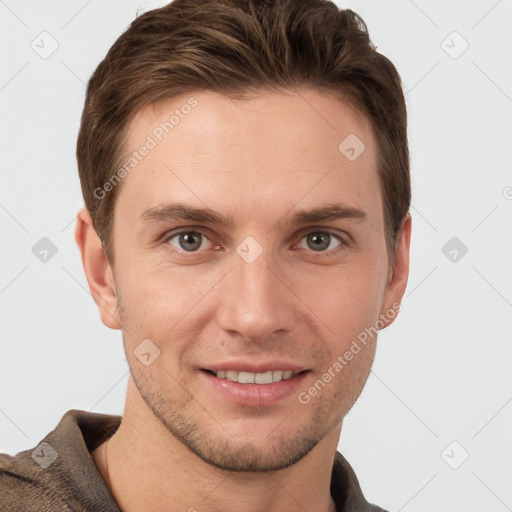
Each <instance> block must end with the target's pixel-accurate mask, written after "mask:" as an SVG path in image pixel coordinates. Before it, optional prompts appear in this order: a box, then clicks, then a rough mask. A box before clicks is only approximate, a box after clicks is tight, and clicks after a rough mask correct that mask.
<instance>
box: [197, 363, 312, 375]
mask: <svg viewBox="0 0 512 512" xmlns="http://www.w3.org/2000/svg"><path fill="white" fill-rule="evenodd" d="M201 369H203V370H212V371H214V372H218V371H220V370H224V371H228V370H236V371H240V372H252V373H264V372H268V371H276V370H284V371H286V370H291V371H292V372H294V373H300V372H302V371H303V370H304V369H305V368H304V367H303V366H302V365H298V364H296V363H290V362H287V361H278V360H269V361H258V362H257V363H256V362H254V363H253V362H250V361H242V360H232V361H225V362H220V363H211V364H206V365H204V366H201Z"/></svg>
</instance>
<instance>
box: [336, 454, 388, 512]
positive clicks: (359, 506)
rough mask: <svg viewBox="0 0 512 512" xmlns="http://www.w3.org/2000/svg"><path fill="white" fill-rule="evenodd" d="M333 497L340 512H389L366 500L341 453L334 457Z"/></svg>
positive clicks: (352, 471) (353, 473)
mask: <svg viewBox="0 0 512 512" xmlns="http://www.w3.org/2000/svg"><path fill="white" fill-rule="evenodd" d="M331 495H332V497H333V499H334V501H335V502H336V506H337V509H338V512H387V511H386V510H384V509H383V508H380V507H378V506H377V505H374V504H372V503H369V502H368V501H367V500H366V498H365V497H364V495H363V491H362V490H361V486H360V485H359V481H358V479H357V476H356V474H355V472H354V470H353V469H352V466H351V465H350V464H349V462H348V461H347V459H345V457H343V455H342V454H341V453H340V452H336V455H335V457H334V465H333V469H332V477H331Z"/></svg>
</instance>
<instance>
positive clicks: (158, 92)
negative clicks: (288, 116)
mask: <svg viewBox="0 0 512 512" xmlns="http://www.w3.org/2000/svg"><path fill="white" fill-rule="evenodd" d="M298 86H310V87H315V88H318V89H321V90H326V91H328V92H331V93H334V94H336V95H337V96H338V97H340V98H343V99H344V100H347V98H350V100H351V102H353V103H354V106H355V107H356V108H357V110H358V111H360V112H361V113H362V114H364V115H365V116H366V117H367V118H368V119H369V120H370V122H371V124H372V127H373V130H374V133H375V136H376V141H377V147H378V154H379V157H378V169H377V171H378V174H379V179H380V186H381V191H382V196H383V203H384V212H383V213H384V221H385V230H386V241H387V249H388V256H389V259H390V261H391V260H392V259H393V257H394V252H395V246H396V234H397V231H398V229H399V227H400V224H401V222H402V220H403V218H404V217H405V215H406V213H407V212H408V210H409V206H410V200H411V186H410V173H409V150H408V143H407V116H406V108H405V100H404V95H403V92H402V86H401V81H400V77H399V75H398V72H397V71H396V69H395V67H394V66H393V64H392V63H391V62H390V61H389V60H388V59H387V58H386V57H384V56H383V55H381V54H380V53H378V52H377V51H376V49H375V46H374V45H373V44H372V42H371V41H370V38H369V35H368V31H367V27H366V25H365V23H364V21H363V20H362V19H361V18H360V17H359V16H358V15H357V14H356V13H354V12H353V11H351V10H348V9H345V10H341V9H339V8H338V7H337V6H336V5H335V4H334V3H332V2H330V1H328V0H175V1H174V2H171V3H170V4H168V5H166V6H164V7H161V8H159V9H155V10H152V11H149V12H146V13H144V14H142V15H140V16H139V17H137V18H136V19H135V20H134V21H133V22H132V24H131V25H130V26H129V27H128V28H127V30H126V31H125V32H124V33H123V34H122V35H121V36H120V37H119V38H118V39H117V41H116V42H115V43H114V45H113V46H112V47H111V48H110V50H109V51H108V53H107V55H106V56H105V58H104V59H103V61H102V62H101V63H100V64H99V66H98V67H97V69H96V70H95V72H94V73H93V75H92V77H91V79H90V80H89V83H88V85H87V95H86V100H85V106H84V110H83V114H82V120H81V125H80V132H79V134H78V142H77V160H78V169H79V174H80V182H81V186H82V193H83V196H84V200H85V206H86V208H87V209H88V210H89V212H90V214H91V217H92V220H93V224H94V229H95V230H96V233H97V234H98V236H99V238H100V240H101V241H102V244H103V247H104V249H105V253H106V256H107V258H108V259H109V261H110V263H111V264H113V263H114V253H113V244H112V238H113V237H112V224H113V218H114V215H113V212H114V207H115V199H116V197H117V195H118V194H119V192H120V189H121V185H122V184H119V186H116V187H113V188H112V190H110V191H109V193H108V194H103V196H102V197H101V198H98V193H97V191H98V190H99V189H101V188H102V187H103V186H104V184H105V183H107V182H108V181H109V179H111V178H112V176H113V175H114V174H115V172H116V170H117V169H118V168H119V166H120V165H121V162H122V159H121V156H122V152H123V142H124V138H125V132H126V128H127V126H128V124H129V122H130V120H131V119H132V118H133V116H134V115H135V114H136V113H137V112H138V111H139V110H140V109H141V108H142V107H144V106H147V105H149V104H153V103H155V102H157V101H160V100H163V99H167V98H171V97H173V96H177V95H179V94H183V93H187V92H189V93H191V92H193V91H202V90H203V91H204V90H209V91H215V92H219V93H222V94H225V95H227V96H229V97H232V98H238V99H243V98H244V97H245V96H246V95H248V94H251V93H258V92H262V91H264V90H266V89H271V90H276V89H277V90H279V89H281V90H282V89H293V88H296V87H298ZM340 142H341V141H340ZM95 191H96V193H95Z"/></svg>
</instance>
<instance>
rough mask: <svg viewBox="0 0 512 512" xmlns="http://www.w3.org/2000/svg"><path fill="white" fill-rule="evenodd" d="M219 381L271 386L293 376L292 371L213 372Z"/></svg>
mask: <svg viewBox="0 0 512 512" xmlns="http://www.w3.org/2000/svg"><path fill="white" fill-rule="evenodd" d="M213 373H215V375H216V376H217V377H218V378H219V379H227V380H230V381H232V382H239V383H240V384H272V382H279V381H280V380H288V379H290V378H292V377H294V376H295V375H297V374H296V373H294V372H293V371H292V370H274V371H271V370H269V371H267V372H261V373H253V372H237V371H236V370H219V371H218V372H213Z"/></svg>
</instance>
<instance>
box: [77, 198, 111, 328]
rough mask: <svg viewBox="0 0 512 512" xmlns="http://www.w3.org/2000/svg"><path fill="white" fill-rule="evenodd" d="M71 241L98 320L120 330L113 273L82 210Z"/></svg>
mask: <svg viewBox="0 0 512 512" xmlns="http://www.w3.org/2000/svg"><path fill="white" fill-rule="evenodd" d="M75 240H76V243H77V245H78V248H79V249H80V253H81V255H82V264H83V266H84V271H85V276H86V278H87V282H88V283H89V290H90V291H91V295H92V298H93V299H94V302H95V303H96V305H97V306H98V309H99V312H100V317H101V321H102V322H103V323H104V324H105V325H106V326H107V327H110V328H111V329H121V323H120V318H119V311H118V303H117V296H116V289H115V283H114V276H113V272H112V269H111V267H110V264H109V262H108V260H107V257H106V255H105V251H104V250H103V247H102V245H101V241H100V239H99V238H98V235H97V234H96V231H95V230H94V226H93V223H92V219H91V215H90V213H89V211H88V210H87V209H85V208H83V209H82V210H80V212H79V213H78V215H77V218H76V227H75Z"/></svg>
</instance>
